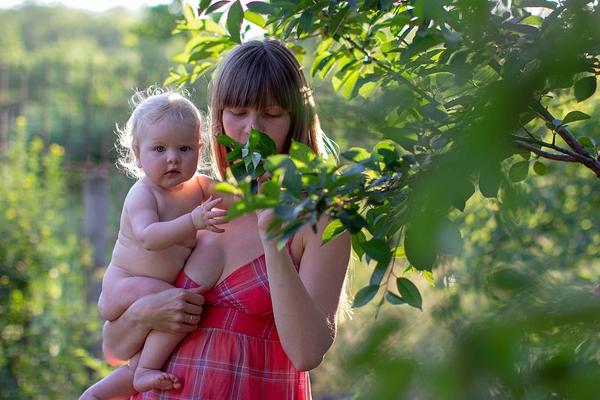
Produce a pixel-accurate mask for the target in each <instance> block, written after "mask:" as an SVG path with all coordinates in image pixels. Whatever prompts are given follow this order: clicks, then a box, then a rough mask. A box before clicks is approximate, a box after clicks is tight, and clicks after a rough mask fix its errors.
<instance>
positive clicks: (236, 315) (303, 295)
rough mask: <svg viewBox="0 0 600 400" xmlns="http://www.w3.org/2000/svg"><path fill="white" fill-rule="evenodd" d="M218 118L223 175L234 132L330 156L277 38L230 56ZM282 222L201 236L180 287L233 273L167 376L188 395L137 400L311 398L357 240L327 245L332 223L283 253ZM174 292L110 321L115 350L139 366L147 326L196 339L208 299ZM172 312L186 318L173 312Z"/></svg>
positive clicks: (216, 157)
mask: <svg viewBox="0 0 600 400" xmlns="http://www.w3.org/2000/svg"><path fill="white" fill-rule="evenodd" d="M211 118H212V129H211V142H212V149H213V159H212V164H213V167H214V169H215V174H216V175H217V176H218V177H222V176H223V174H224V171H225V169H226V168H227V161H226V151H225V148H223V147H222V146H221V145H220V144H218V143H217V141H216V140H215V137H216V136H217V135H219V134H223V133H225V134H227V135H229V136H231V137H232V138H233V139H235V140H237V141H240V142H244V141H245V140H246V139H247V137H248V134H249V132H250V129H251V127H255V128H256V129H258V130H260V131H262V132H265V133H266V134H267V135H269V136H270V137H271V139H273V141H274V142H275V143H276V145H277V150H278V151H279V152H280V153H286V152H288V150H289V148H290V144H291V141H292V139H294V140H296V141H299V142H302V143H305V144H307V145H308V146H310V147H311V148H312V149H313V150H314V151H315V152H316V153H317V154H319V155H320V156H323V157H326V156H327V154H326V152H325V142H324V137H323V135H322V132H321V130H320V128H319V124H318V119H317V116H316V114H315V109H314V103H313V99H312V95H311V92H310V90H309V87H308V84H307V82H306V79H305V77H304V75H303V73H302V68H301V66H300V64H299V63H298V61H297V60H296V58H295V57H294V55H293V54H292V52H291V51H290V50H289V49H287V47H285V46H284V45H283V44H282V43H280V42H278V41H273V40H265V41H253V42H248V43H245V44H243V45H240V46H238V47H237V48H236V49H234V50H233V51H232V53H231V54H229V56H228V57H227V58H226V59H225V60H224V61H223V63H222V64H221V66H220V69H219V71H218V74H217V76H216V78H215V81H214V82H213V86H212V93H211ZM272 219H273V213H272V211H271V210H266V211H262V212H260V213H257V214H250V215H246V216H242V217H239V218H236V219H235V220H233V221H231V222H230V223H228V224H226V225H222V227H223V228H224V229H225V232H224V233H221V234H218V235H217V234H212V233H210V232H202V233H200V234H198V236H197V239H198V240H197V245H196V248H195V249H194V251H193V253H192V255H191V256H190V258H189V259H188V261H187V263H186V266H185V268H184V271H183V272H182V274H181V275H180V277H179V278H178V282H176V286H178V287H182V288H189V289H192V288H194V287H195V286H196V285H195V284H194V280H195V278H196V276H197V273H198V271H200V270H202V269H205V268H213V267H222V268H223V275H222V276H221V278H220V280H219V282H218V283H217V285H216V286H215V287H214V288H213V289H211V290H210V291H208V292H206V293H204V298H205V300H206V303H205V305H204V311H203V313H202V316H201V321H200V323H199V324H198V329H197V330H194V331H193V332H191V333H190V334H188V335H187V337H186V338H185V339H184V340H183V341H182V343H181V345H180V346H179V347H178V348H177V349H176V350H175V352H174V353H173V355H172V356H171V358H170V360H169V361H168V362H167V364H166V365H165V367H164V370H165V371H168V372H169V373H173V374H175V375H176V376H177V377H178V378H179V380H180V381H181V382H182V385H183V386H182V388H180V389H176V390H171V391H164V392H160V391H153V392H146V393H144V394H139V395H138V396H137V397H136V399H155V398H164V399H192V398H193V399H262V398H268V399H308V398H310V383H309V378H308V373H307V371H309V370H311V369H313V368H315V367H316V366H318V365H319V364H320V363H321V361H322V359H323V356H324V355H325V353H326V352H327V350H328V349H329V348H330V347H331V345H332V343H333V340H334V338H335V332H336V314H337V312H338V308H339V305H340V297H341V293H342V287H343V283H344V278H345V275H346V268H347V264H348V258H349V254H350V240H349V237H348V236H347V235H342V236H340V237H339V238H337V239H336V240H333V241H331V242H329V243H327V244H326V245H324V246H322V245H321V244H322V241H321V236H322V232H323V229H324V228H325V226H326V225H327V223H328V221H327V220H326V219H322V220H321V221H319V223H318V232H317V233H316V234H315V233H314V232H313V231H312V229H311V227H310V226H308V225H307V226H304V227H302V228H301V229H300V230H299V231H298V233H296V235H295V236H294V237H293V238H292V239H291V240H290V241H289V242H288V246H286V248H284V249H283V250H282V251H278V250H277V244H276V241H275V240H269V239H268V237H267V234H266V229H267V227H268V226H269V225H270V223H271V221H272ZM137 291H138V293H137V294H140V295H141V294H144V290H143V289H137ZM166 293H169V291H167V292H166ZM170 294H171V295H172V296H173V297H175V298H176V300H174V299H173V298H167V297H166V296H165V292H162V293H159V294H156V295H147V296H144V297H141V298H140V299H139V300H137V301H135V302H134V303H133V304H132V306H131V307H130V308H129V309H128V310H127V311H126V312H125V313H124V314H123V315H122V316H121V317H120V318H119V319H117V320H115V321H113V322H110V323H107V325H106V327H105V330H104V338H105V343H104V344H105V349H106V351H107V353H108V354H109V355H110V354H114V355H116V356H118V357H119V358H121V359H124V358H126V357H129V356H130V355H131V354H133V353H135V352H136V351H137V350H139V348H140V346H141V345H142V343H143V338H144V337H145V334H147V332H148V331H149V329H157V330H167V331H169V330H177V331H188V332H189V331H191V330H192V329H193V325H191V324H185V323H184V321H185V320H186V319H188V320H189V321H190V322H195V321H196V320H197V318H196V316H197V315H198V311H199V308H200V306H201V301H200V300H199V298H198V297H197V296H198V294H197V293H194V292H190V291H189V290H188V291H185V290H181V289H173V290H172V291H171V292H170ZM162 302H165V303H166V304H167V306H165V305H164V304H163V303H162ZM117 306H119V305H115V304H104V305H103V307H107V308H113V307H115V308H116V307H117ZM165 308H170V309H173V308H175V309H176V311H175V312H174V315H169V312H168V311H167V310H165ZM163 320H168V321H169V323H168V324H167V323H164V322H163ZM166 325H169V328H168V329H167V326H166Z"/></svg>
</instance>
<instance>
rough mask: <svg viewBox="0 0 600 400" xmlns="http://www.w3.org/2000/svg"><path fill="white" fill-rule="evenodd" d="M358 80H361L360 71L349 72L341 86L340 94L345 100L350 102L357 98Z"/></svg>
mask: <svg viewBox="0 0 600 400" xmlns="http://www.w3.org/2000/svg"><path fill="white" fill-rule="evenodd" d="M358 78H360V69H358V68H357V69H353V70H349V71H348V72H347V73H346V74H345V75H344V78H343V79H342V81H341V83H340V85H339V89H338V90H339V92H340V94H341V95H342V96H344V98H345V99H347V100H350V99H351V98H353V97H355V96H356V91H355V90H354V89H355V88H356V83H357V82H358Z"/></svg>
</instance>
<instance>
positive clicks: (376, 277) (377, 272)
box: [369, 263, 388, 286]
mask: <svg viewBox="0 0 600 400" xmlns="http://www.w3.org/2000/svg"><path fill="white" fill-rule="evenodd" d="M387 269H388V264H387V263H385V264H383V263H377V265H376V266H375V269H374V270H373V273H372V274H371V279H370V280H369V285H377V286H379V284H381V280H382V279H383V276H384V275H385V272H386V271H387Z"/></svg>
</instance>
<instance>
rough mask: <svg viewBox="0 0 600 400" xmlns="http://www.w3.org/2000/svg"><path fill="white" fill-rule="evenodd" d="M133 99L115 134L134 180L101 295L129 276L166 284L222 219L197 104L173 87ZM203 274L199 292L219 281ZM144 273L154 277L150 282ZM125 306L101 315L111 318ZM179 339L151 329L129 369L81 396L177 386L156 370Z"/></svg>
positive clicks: (158, 286)
mask: <svg viewBox="0 0 600 400" xmlns="http://www.w3.org/2000/svg"><path fill="white" fill-rule="evenodd" d="M134 98H141V99H142V101H141V102H139V103H138V104H137V106H136V107H135V109H134V111H133V113H132V114H131V117H130V118H129V120H128V121H127V124H126V126H125V128H124V129H123V130H120V131H119V143H120V144H121V147H122V150H124V151H121V153H122V157H121V159H120V160H119V162H120V164H121V165H122V166H124V167H125V168H127V170H128V171H129V172H131V173H133V174H134V175H136V176H138V177H139V178H140V179H139V180H138V181H137V182H136V183H135V184H134V185H133V186H132V187H131V189H130V190H129V193H128V194H127V197H126V198H125V203H124V204H123V211H122V214H121V222H120V227H119V235H118V238H117V242H116V244H115V247H114V250H113V254H112V259H111V262H110V265H109V266H108V268H107V270H106V273H105V275H104V279H103V281H102V296H106V297H109V296H118V295H122V291H120V290H119V287H120V286H121V284H122V283H123V282H124V281H125V280H129V279H137V280H140V284H141V280H145V281H144V285H145V287H151V288H152V291H154V292H158V291H161V290H166V289H169V288H172V287H173V286H172V284H173V282H174V281H175V279H176V277H177V275H178V274H179V272H180V271H181V269H182V268H183V266H184V264H185V261H186V259H187V258H188V256H189V255H190V253H191V252H192V249H193V248H194V246H195V243H196V231H197V230H199V229H207V230H210V231H212V232H217V233H220V232H223V230H222V229H221V228H219V227H218V225H220V224H223V223H225V220H224V218H223V217H224V216H225V214H226V211H223V210H216V209H213V207H215V206H217V204H219V203H220V202H221V201H222V200H223V199H222V198H214V199H213V198H212V188H213V186H214V182H213V181H212V180H211V179H210V178H209V177H207V176H204V175H200V174H197V167H198V160H199V157H200V151H201V148H202V143H201V138H200V132H201V118H200V112H199V111H198V109H197V108H196V107H195V106H194V105H193V104H192V102H191V101H189V100H188V99H186V98H185V97H183V96H182V95H180V94H178V93H173V92H163V93H161V92H158V93H156V92H155V93H154V94H151V95H150V96H148V97H145V98H144V97H143V95H140V94H138V95H137V96H135V97H134ZM224 200H225V201H224V203H228V204H229V203H230V202H231V199H227V198H225V199H224ZM228 204H226V205H228ZM204 272H205V276H204V277H203V279H201V280H200V279H199V280H198V282H199V283H201V284H202V290H203V291H204V290H207V289H209V288H210V287H212V286H213V285H214V284H215V283H216V282H217V280H218V279H219V277H220V275H221V272H222V271H218V270H207V271H204ZM149 278H150V279H151V280H153V281H156V282H152V283H151V284H150V285H148V283H147V280H148V279H149ZM125 295H126V294H125ZM123 311H124V310H120V311H118V312H117V313H115V314H112V315H102V316H103V317H104V318H105V319H107V320H114V319H116V318H117V317H118V316H119V315H120V313H122V312H123ZM190 317H191V318H190V320H191V319H192V318H195V317H193V316H192V315H190ZM196 322H197V321H196ZM184 336H185V334H169V333H165V332H159V331H151V332H150V334H149V335H148V337H147V338H146V342H145V344H144V348H143V349H142V351H141V352H140V353H139V354H138V355H136V356H134V357H133V358H132V359H131V360H130V362H129V365H128V366H123V367H120V368H118V369H117V370H115V371H114V372H113V373H112V374H110V375H109V376H107V377H106V378H104V379H102V380H101V381H99V382H97V383H96V384H94V385H93V386H92V387H90V388H88V389H87V390H86V391H85V392H84V393H83V395H82V396H81V399H110V398H113V397H119V396H120V397H126V396H129V395H130V394H132V393H134V392H135V391H138V392H142V391H147V390H151V389H162V390H169V389H174V388H179V387H180V386H181V383H180V382H179V381H178V379H177V377H175V376H174V375H172V374H168V373H165V372H162V371H161V370H160V368H162V366H163V364H164V363H165V361H166V360H167V358H168V357H169V355H170V354H171V352H172V351H173V350H174V348H175V347H176V346H177V344H178V343H179V341H181V339H183V337H184ZM138 360H139V361H138ZM136 364H137V365H136ZM134 371H135V372H134Z"/></svg>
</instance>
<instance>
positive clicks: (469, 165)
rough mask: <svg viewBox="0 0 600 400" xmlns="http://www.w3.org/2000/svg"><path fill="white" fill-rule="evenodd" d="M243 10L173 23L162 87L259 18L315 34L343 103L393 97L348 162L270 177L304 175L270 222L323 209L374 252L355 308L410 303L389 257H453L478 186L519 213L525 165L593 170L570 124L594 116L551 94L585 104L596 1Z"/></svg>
mask: <svg viewBox="0 0 600 400" xmlns="http://www.w3.org/2000/svg"><path fill="white" fill-rule="evenodd" d="M239 8H240V3H239V2H238V1H222V2H216V3H213V4H210V2H206V1H202V2H200V5H199V8H198V9H197V10H194V9H192V8H191V7H187V8H186V10H185V11H184V18H185V19H184V21H182V23H181V24H180V26H179V28H178V29H179V30H186V31H190V32H192V33H193V37H192V39H191V40H190V41H189V42H188V45H187V47H186V49H185V52H184V53H183V54H181V55H180V56H179V57H178V60H179V61H183V62H184V63H185V64H186V65H187V66H188V67H187V69H186V70H185V71H184V70H182V69H181V68H180V69H179V71H178V72H174V71H173V72H172V74H171V76H170V78H169V81H170V82H177V83H179V84H183V83H185V82H190V81H191V82H193V81H194V80H196V79H198V77H199V76H202V74H206V73H207V72H209V71H211V68H212V67H213V66H214V60H215V59H217V58H219V57H220V56H222V54H223V52H225V51H227V50H228V49H230V48H232V47H233V46H234V45H235V44H236V43H238V42H240V40H242V39H244V37H245V36H250V35H252V34H253V32H254V31H253V30H252V29H250V28H249V27H250V26H251V25H257V26H259V27H261V28H263V29H265V30H266V33H267V35H269V36H272V37H276V38H281V39H285V40H287V41H290V42H292V41H295V40H300V41H301V40H303V39H311V38H316V39H317V40H318V43H319V44H318V46H317V48H316V49H315V51H314V59H313V62H312V66H311V67H310V73H311V74H312V75H318V76H320V77H330V78H331V81H332V84H333V87H334V88H335V89H336V90H337V91H338V92H339V93H341V94H342V95H344V96H345V97H346V98H347V99H351V98H353V97H356V96H362V97H364V98H370V97H373V96H385V95H386V94H388V93H391V94H392V96H390V97H388V100H387V107H386V109H385V115H384V117H383V118H382V119H381V121H380V122H379V124H377V125H375V126H373V127H372V132H368V133H367V132H365V134H376V135H378V136H379V137H381V138H386V139H388V140H387V141H383V142H381V143H380V144H378V145H377V146H375V148H374V149H373V150H372V151H367V150H365V149H350V150H348V151H347V152H345V153H343V154H342V156H343V158H344V160H345V163H344V164H343V165H342V166H337V167H331V168H329V169H327V168H325V167H323V168H322V169H321V170H318V169H317V170H313V171H309V170H308V169H305V170H303V171H301V169H302V168H301V167H300V165H304V164H306V160H303V159H294V158H295V156H294V155H293V154H292V155H290V156H291V157H290V158H291V159H294V162H288V161H286V162H285V165H283V163H281V162H280V163H278V165H279V166H282V165H283V170H282V172H281V173H280V174H278V175H277V174H276V176H274V177H273V182H274V183H273V184H274V185H275V184H276V185H277V186H278V187H281V188H282V191H283V192H285V193H293V192H294V191H296V192H297V190H296V189H294V188H292V187H290V186H288V185H286V182H285V179H284V178H285V177H286V176H288V175H289V176H294V175H298V174H299V175H301V179H300V180H301V181H302V184H303V185H304V186H303V188H302V190H303V191H304V192H303V195H302V196H300V197H297V198H296V199H295V200H294V201H292V202H291V203H289V204H288V205H287V207H286V210H285V211H283V210H280V212H279V213H278V215H279V216H280V217H286V216H289V218H283V219H284V220H287V221H288V222H290V223H291V224H293V223H294V222H292V221H295V222H297V221H298V220H297V219H295V217H297V216H298V215H301V214H303V213H305V214H307V215H310V216H309V217H307V220H311V219H312V220H313V221H314V220H315V218H316V217H318V215H319V214H320V213H322V212H326V213H327V214H328V215H330V216H331V217H333V218H334V219H335V220H337V221H338V222H336V221H334V222H332V224H335V226H336V227H339V229H341V227H343V228H344V229H346V230H348V231H350V232H351V233H352V234H353V240H352V244H353V248H354V250H355V252H356V253H357V254H358V255H361V256H362V255H366V257H367V258H368V259H371V260H375V261H376V266H375V268H374V270H373V272H372V276H371V280H370V284H369V285H368V286H366V287H365V288H363V289H362V290H361V291H360V292H359V293H358V295H357V299H358V300H359V301H358V304H357V305H361V304H365V303H367V302H368V301H369V300H370V299H371V298H373V297H374V294H375V293H377V292H378V289H379V286H383V287H384V291H385V293H387V295H386V297H385V298H386V299H388V301H390V302H391V303H394V304H398V303H404V302H405V301H404V300H405V299H403V297H402V295H401V293H399V292H402V291H404V293H405V294H406V293H409V292H412V290H409V289H408V288H407V286H405V285H404V284H400V282H402V283H406V281H404V280H401V279H405V278H404V277H402V276H397V277H396V283H397V284H395V285H391V284H390V280H389V279H386V280H384V281H382V278H383V277H384V276H386V274H387V275H388V276H389V274H390V273H391V270H392V269H393V268H392V267H393V265H394V262H393V260H394V259H395V257H394V255H395V254H397V253H400V254H402V256H404V255H406V257H407V259H408V260H409V261H410V264H411V265H412V266H413V267H414V268H416V269H417V270H421V271H425V272H427V271H430V270H431V268H432V267H433V266H434V265H436V263H438V262H439V261H440V260H443V259H444V257H445V256H446V255H448V254H450V255H451V254H456V253H457V252H458V251H460V248H461V246H462V239H461V234H460V231H459V226H458V224H457V223H456V221H454V220H453V219H452V218H451V216H452V215H453V213H454V211H456V210H458V211H463V210H464V208H465V205H466V203H467V201H468V200H469V198H471V196H472V195H473V194H474V193H475V190H476V189H479V191H480V192H481V193H482V194H483V195H484V196H485V197H488V198H498V199H499V200H500V203H501V204H502V206H503V207H508V208H514V207H517V206H518V203H517V202H516V201H515V196H514V187H513V183H514V182H519V181H522V180H524V179H526V178H527V176H528V175H529V174H530V173H531V171H532V170H533V171H534V172H535V173H537V174H540V175H543V174H545V173H546V164H545V162H544V161H542V160H547V159H549V160H558V161H563V162H573V163H580V164H582V165H584V166H585V167H587V168H589V169H590V170H592V171H593V172H594V173H595V174H596V175H597V176H600V161H599V160H598V148H597V146H596V141H595V140H594V139H593V138H590V137H588V136H586V135H583V134H579V135H575V134H574V133H573V131H572V128H571V125H573V124H576V123H577V122H578V121H581V120H583V119H586V118H588V115H587V114H585V113H583V112H581V111H579V110H571V111H569V112H567V113H566V114H565V115H564V116H562V115H558V116H556V115H554V114H553V112H552V105H553V101H554V102H556V99H558V98H565V97H571V98H572V97H574V98H575V100H576V101H578V102H581V101H584V100H586V99H587V98H589V97H590V96H592V95H593V94H594V92H595V89H596V75H597V73H598V71H599V70H600V62H599V60H598V57H597V56H598V53H599V52H600V45H599V43H600V28H599V26H600V25H599V24H598V21H600V15H599V13H600V7H598V6H597V4H596V3H594V2H589V1H582V0H571V1H569V0H567V1H560V2H550V1H525V0H522V1H513V2H509V3H506V2H501V1H486V0H444V1H436V2H431V1H424V0H410V1H374V0H365V1H348V2H345V1H342V2H330V1H325V0H317V1H308V0H306V1H304V0H303V1H298V2H288V1H278V0H273V1H271V2H269V3H263V2H250V3H248V4H247V5H246V7H245V10H244V13H243V16H242V14H241V13H240V12H239ZM219 21H222V22H224V27H222V26H221V25H219V24H218V22H219ZM240 32H241V33H240ZM300 43H301V42H300ZM291 47H292V49H294V50H296V51H297V52H298V53H299V54H301V53H302V52H303V51H304V50H303V49H302V47H301V46H298V45H297V44H292V45H291ZM532 155H533V157H532ZM280 169H281V168H280ZM337 173H339V174H340V175H336V174H337ZM315 176H316V177H315ZM327 176H329V178H327ZM340 176H341V177H343V178H340ZM282 177H283V178H282ZM275 179H279V181H275ZM282 179H283V180H282ZM292 181H296V182H298V179H296V178H294V179H288V180H287V182H288V183H290V182H292ZM331 182H335V183H331ZM292 184H293V183H292ZM327 184H329V185H333V186H332V187H333V188H335V190H333V192H335V195H332V197H331V198H330V200H331V199H333V201H324V202H323V196H327V195H325V194H324V193H331V192H332V190H331V189H332V187H331V186H330V187H327V186H326V185H327ZM306 185H313V186H314V188H313V189H307V187H306ZM325 188H326V189H328V190H322V189H325ZM283 196H287V195H283ZM315 196H316V197H315ZM336 196H337V197H336ZM253 201H254V200H250V197H247V200H244V202H245V204H247V205H248V204H250V202H253ZM281 204H282V203H280V209H281V207H282V205H281ZM263 206H269V205H268V204H267V203H264V204H263ZM240 207H242V206H240ZM340 223H341V225H339V224H340ZM339 229H333V228H332V229H331V230H330V231H334V232H339ZM382 282H384V283H382ZM413 297H414V296H413ZM399 299H403V301H400V300H399ZM412 303H413V305H415V304H419V303H418V302H416V300H415V301H413V302H412Z"/></svg>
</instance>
